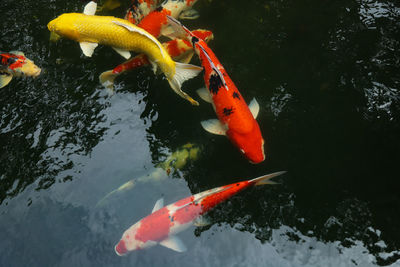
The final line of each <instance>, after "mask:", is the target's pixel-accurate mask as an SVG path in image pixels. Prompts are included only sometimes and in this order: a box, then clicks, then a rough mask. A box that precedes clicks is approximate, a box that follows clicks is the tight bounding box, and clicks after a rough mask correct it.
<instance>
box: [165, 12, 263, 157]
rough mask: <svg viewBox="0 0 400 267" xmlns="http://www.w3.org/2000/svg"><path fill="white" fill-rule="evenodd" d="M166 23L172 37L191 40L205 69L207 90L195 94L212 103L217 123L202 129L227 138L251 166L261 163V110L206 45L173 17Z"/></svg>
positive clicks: (210, 122) (214, 120)
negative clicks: (244, 94) (241, 92)
mask: <svg viewBox="0 0 400 267" xmlns="http://www.w3.org/2000/svg"><path fill="white" fill-rule="evenodd" d="M168 20H169V21H170V24H171V26H172V27H173V28H174V29H175V33H174V37H180V38H183V37H184V36H186V37H187V38H188V39H189V40H190V42H191V43H192V45H193V47H194V49H195V51H196V53H197V55H198V56H199V57H200V61H201V64H202V66H203V68H204V81H205V84H206V87H207V88H208V90H206V89H200V90H198V91H197V92H198V93H199V95H200V97H201V98H202V99H204V100H205V101H207V102H210V103H212V104H213V107H214V110H215V112H216V114H217V117H218V120H217V119H212V120H207V121H202V122H201V125H202V126H203V128H204V129H205V130H206V131H208V132H210V133H213V134H219V135H226V136H227V137H228V138H229V140H231V142H232V143H233V144H234V145H235V146H236V147H238V148H239V150H240V151H241V152H242V153H243V155H244V156H245V157H246V158H247V159H248V160H249V161H250V162H251V163H254V164H256V163H260V162H262V161H264V159H265V154H264V139H263V137H262V135H261V131H260V127H259V125H258V123H257V121H256V120H255V118H256V117H257V114H258V111H259V109H260V107H259V105H258V103H257V101H256V100H255V99H253V100H252V101H251V103H250V105H249V106H247V104H246V102H245V101H244V99H243V97H242V95H241V94H240V93H239V90H238V89H237V88H236V86H235V84H234V83H233V81H232V80H231V78H230V77H229V75H228V73H227V72H226V70H225V69H224V67H223V66H222V65H221V63H220V62H219V60H218V58H217V57H216V56H215V54H214V53H213V52H212V51H211V49H210V48H209V47H208V45H207V44H206V42H204V41H203V40H202V39H201V38H199V36H196V35H195V34H193V33H192V32H191V31H189V30H188V29H187V28H186V27H184V26H183V25H182V24H181V23H180V22H179V21H177V20H175V19H174V18H172V17H168Z"/></svg>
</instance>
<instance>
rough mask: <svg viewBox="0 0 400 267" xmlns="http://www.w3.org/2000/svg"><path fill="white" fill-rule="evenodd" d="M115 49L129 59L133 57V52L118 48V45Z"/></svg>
mask: <svg viewBox="0 0 400 267" xmlns="http://www.w3.org/2000/svg"><path fill="white" fill-rule="evenodd" d="M113 49H114V50H115V52H117V53H118V54H120V55H121V56H123V57H124V58H125V59H129V58H130V57H131V52H129V51H127V50H124V49H121V48H118V47H113Z"/></svg>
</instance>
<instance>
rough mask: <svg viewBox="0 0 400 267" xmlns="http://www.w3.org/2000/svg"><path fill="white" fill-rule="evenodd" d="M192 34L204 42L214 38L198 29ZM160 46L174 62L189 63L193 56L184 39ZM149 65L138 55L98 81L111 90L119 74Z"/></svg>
mask: <svg viewBox="0 0 400 267" xmlns="http://www.w3.org/2000/svg"><path fill="white" fill-rule="evenodd" d="M193 33H194V34H196V36H200V37H201V39H203V40H204V41H206V42H208V41H209V40H212V39H213V38H214V37H213V34H212V32H211V31H208V30H200V29H199V30H195V31H193ZM162 45H163V46H164V47H165V49H166V50H167V52H168V54H169V55H170V56H171V57H172V59H173V60H174V61H179V62H182V63H189V62H190V60H191V58H192V56H193V54H194V50H193V46H192V44H191V43H190V42H189V41H188V40H186V39H174V40H171V41H169V42H165V43H163V44H162ZM149 64H150V62H149V60H148V58H147V56H146V55H145V54H139V55H137V56H135V57H133V58H132V59H129V60H128V61H126V62H124V63H122V64H120V65H118V66H116V67H115V68H114V69H112V70H108V71H105V72H103V73H102V74H100V77H99V79H100V82H101V84H102V85H103V86H105V87H106V88H109V89H112V88H113V86H114V80H115V78H117V77H118V76H119V75H120V74H122V73H124V72H126V71H129V70H132V69H135V68H139V67H142V66H146V65H149Z"/></svg>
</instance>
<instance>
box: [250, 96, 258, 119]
mask: <svg viewBox="0 0 400 267" xmlns="http://www.w3.org/2000/svg"><path fill="white" fill-rule="evenodd" d="M249 109H250V111H251V114H253V117H254V119H255V118H257V115H258V112H259V111H260V105H259V104H258V102H257V100H256V99H255V98H253V99H252V100H251V102H250V104H249Z"/></svg>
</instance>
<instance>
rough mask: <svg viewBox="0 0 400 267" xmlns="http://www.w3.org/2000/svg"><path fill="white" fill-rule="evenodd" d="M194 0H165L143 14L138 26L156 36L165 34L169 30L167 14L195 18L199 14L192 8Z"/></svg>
mask: <svg viewBox="0 0 400 267" xmlns="http://www.w3.org/2000/svg"><path fill="white" fill-rule="evenodd" d="M196 2H197V0H178V1H177V0H165V1H164V2H163V3H162V4H161V5H160V6H159V7H158V8H156V9H155V10H154V11H152V12H150V13H149V14H148V15H147V16H145V17H144V18H143V19H142V21H140V23H139V24H138V26H139V27H141V28H143V29H145V30H146V31H148V32H149V33H151V34H152V35H154V36H155V37H157V38H158V37H159V36H161V35H167V34H168V33H169V32H170V31H171V29H170V28H169V25H168V20H167V15H168V16H171V17H173V18H176V19H177V18H179V19H196V18H198V17H199V14H198V12H197V11H195V10H194V9H193V8H192V7H193V5H194V4H195V3H196Z"/></svg>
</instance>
